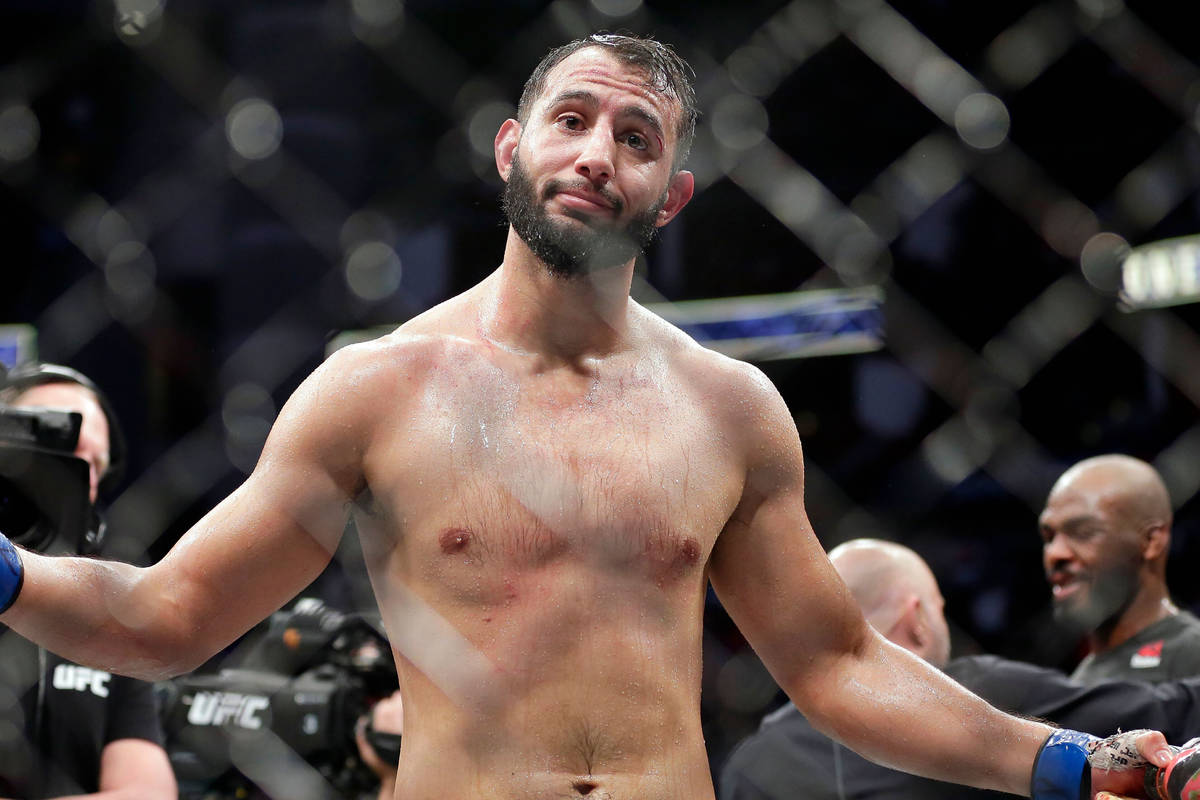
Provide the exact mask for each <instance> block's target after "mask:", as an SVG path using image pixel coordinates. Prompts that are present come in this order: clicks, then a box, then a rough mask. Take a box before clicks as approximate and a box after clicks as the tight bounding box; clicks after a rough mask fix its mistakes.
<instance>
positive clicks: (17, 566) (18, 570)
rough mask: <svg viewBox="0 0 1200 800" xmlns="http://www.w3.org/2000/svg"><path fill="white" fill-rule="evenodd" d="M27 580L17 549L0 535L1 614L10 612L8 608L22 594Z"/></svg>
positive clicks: (6, 538)
mask: <svg viewBox="0 0 1200 800" xmlns="http://www.w3.org/2000/svg"><path fill="white" fill-rule="evenodd" d="M24 580H25V567H24V566H23V565H22V564H21V556H19V555H18V554H17V548H16V547H14V546H13V543H12V542H10V541H9V540H8V537H7V536H5V535H4V534H3V533H0V614H3V613H4V612H5V611H8V607H9V606H11V605H12V604H13V601H14V600H16V599H17V595H19V594H20V593H21V583H22V582H23V581H24Z"/></svg>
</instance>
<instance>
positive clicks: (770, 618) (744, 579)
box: [709, 496, 865, 692]
mask: <svg viewBox="0 0 1200 800" xmlns="http://www.w3.org/2000/svg"><path fill="white" fill-rule="evenodd" d="M709 575H710V578H711V580H712V584H713V588H714V589H715V590H716V592H717V596H718V597H719V598H720V599H721V602H722V604H723V605H724V606H725V608H726V610H727V611H728V612H729V614H730V616H731V617H732V619H733V621H734V622H735V623H736V624H737V625H738V628H739V629H740V630H741V631H742V633H743V635H744V636H745V637H746V639H747V641H749V642H750V644H751V645H752V646H753V647H754V649H755V651H756V652H757V653H758V655H759V657H760V658H762V660H763V663H764V664H765V665H766V666H767V668H768V669H770V670H771V672H772V674H773V675H775V678H776V680H778V681H779V682H780V683H781V685H782V686H783V688H784V689H785V690H788V691H789V692H790V691H791V687H790V686H789V685H787V684H788V683H789V682H791V679H795V680H799V679H800V676H801V673H804V672H807V671H808V670H810V669H812V668H814V667H816V666H817V662H819V661H820V660H821V659H822V657H825V656H835V657H836V656H840V655H842V654H844V653H846V652H848V651H850V650H852V649H853V648H854V647H855V646H856V645H857V643H858V642H859V639H860V637H861V635H862V629H863V626H864V625H865V623H864V622H863V620H862V615H861V613H860V612H859V610H858V606H857V605H856V604H855V603H854V601H853V598H852V597H851V596H850V595H849V592H848V591H847V590H846V588H845V585H844V584H843V582H842V580H841V578H840V576H838V574H837V573H836V572H835V571H834V570H833V567H832V566H831V565H830V563H829V559H828V557H827V556H826V555H825V552H824V550H823V549H822V548H821V545H820V543H819V542H818V541H817V538H816V536H815V535H814V534H813V532H812V530H811V528H810V527H809V524H808V518H807V515H806V514H805V513H804V508H803V503H802V502H801V501H800V500H799V498H796V497H788V496H781V497H776V498H771V499H768V500H765V501H764V502H763V503H762V504H760V506H759V507H758V508H757V510H756V513H755V514H754V516H753V517H752V518H750V519H745V520H742V519H736V518H735V519H734V520H731V521H730V524H729V525H728V526H726V529H725V530H724V531H723V532H722V533H721V536H720V537H719V538H718V541H717V546H716V548H715V549H714V553H713V559H712V562H711V566H710V572H709Z"/></svg>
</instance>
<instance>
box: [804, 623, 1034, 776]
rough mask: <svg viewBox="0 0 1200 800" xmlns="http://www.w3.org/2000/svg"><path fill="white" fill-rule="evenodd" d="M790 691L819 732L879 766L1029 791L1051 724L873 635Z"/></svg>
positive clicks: (816, 670) (811, 672) (813, 672)
mask: <svg viewBox="0 0 1200 800" xmlns="http://www.w3.org/2000/svg"><path fill="white" fill-rule="evenodd" d="M818 672H819V673H820V676H819V677H817V678H816V679H815V680H814V679H813V678H811V677H809V678H807V679H805V680H804V681H803V682H802V684H803V685H798V686H796V687H789V689H790V690H789V694H791V695H792V698H793V700H794V701H795V702H796V704H797V705H798V706H799V707H800V709H801V710H802V711H804V713H805V714H806V715H807V716H808V717H809V719H810V721H811V722H812V723H813V725H814V726H816V727H817V728H818V729H820V730H822V731H823V732H825V733H827V734H828V735H830V736H833V737H834V738H837V739H838V740H840V741H842V742H843V743H845V744H846V745H847V746H848V747H850V748H851V749H853V750H855V751H856V752H858V753H860V754H862V755H863V756H865V757H867V758H870V759H872V760H874V761H878V762H879V763H882V764H885V765H887V766H890V767H894V768H896V769H900V770H903V771H905V772H912V773H915V774H919V775H924V776H927V777H930V778H935V779H938V780H943V781H950V782H953V783H961V784H967V785H970V786H977V787H980V788H985V789H995V790H999V791H1004V792H1009V793H1011V794H1018V795H1026V796H1027V795H1028V794H1029V787H1030V777H1031V775H1032V770H1033V764H1034V759H1035V758H1036V756H1037V753H1038V749H1039V748H1040V747H1041V745H1042V743H1043V742H1044V741H1045V740H1046V737H1047V736H1048V735H1049V734H1050V732H1051V728H1050V727H1049V726H1047V725H1044V724H1041V723H1038V722H1033V721H1030V720H1025V719H1021V718H1018V717H1013V716H1010V715H1008V714H1004V713H1002V712H1000V711H998V710H997V709H995V708H994V707H992V706H990V705H988V704H987V703H986V702H984V701H983V700H982V699H980V698H979V697H977V696H975V695H973V694H971V693H970V692H968V691H967V690H965V689H964V688H962V687H961V686H960V685H959V684H957V683H955V682H954V681H953V680H951V679H950V678H948V677H946V676H945V675H943V674H942V673H941V672H939V671H938V670H936V669H934V668H933V667H931V666H929V665H928V664H926V663H925V662H923V661H921V660H920V659H918V658H916V657H915V656H913V655H912V654H910V653H908V652H907V651H905V650H903V649H901V648H899V647H897V646H895V645H893V644H891V643H889V642H887V641H886V640H884V639H883V638H882V637H880V636H878V635H875V634H874V633H872V635H871V636H869V637H867V640H866V641H865V642H864V644H863V646H862V648H861V649H860V651H858V652H854V653H847V654H844V655H842V656H841V657H839V658H837V660H836V663H831V664H827V665H822V666H821V667H820V668H817V669H812V670H810V675H811V674H816V673H818Z"/></svg>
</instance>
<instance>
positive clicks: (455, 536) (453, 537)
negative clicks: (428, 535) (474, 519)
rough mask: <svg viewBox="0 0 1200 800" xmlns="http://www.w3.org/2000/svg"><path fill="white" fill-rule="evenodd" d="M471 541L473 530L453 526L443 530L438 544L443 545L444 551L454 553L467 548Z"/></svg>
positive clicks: (447, 553) (448, 553)
mask: <svg viewBox="0 0 1200 800" xmlns="http://www.w3.org/2000/svg"><path fill="white" fill-rule="evenodd" d="M470 543H471V532H470V531H468V530H464V529H463V528H451V529H450V530H446V531H442V535H441V536H439V537H438V544H439V545H441V547H442V552H443V553H445V554H446V555H454V554H455V553H461V552H462V551H463V550H466V549H467V545H469V544H470Z"/></svg>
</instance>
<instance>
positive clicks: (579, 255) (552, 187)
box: [503, 151, 667, 278]
mask: <svg viewBox="0 0 1200 800" xmlns="http://www.w3.org/2000/svg"><path fill="white" fill-rule="evenodd" d="M570 188H587V190H588V191H590V192H595V193H598V194H600V195H601V196H602V197H603V198H604V199H605V200H606V201H607V202H608V203H609V204H610V205H611V206H612V211H613V214H612V215H613V217H614V218H615V217H620V215H621V212H622V210H624V203H622V202H621V200H620V199H619V198H618V197H616V195H614V194H612V193H611V192H609V191H608V190H607V189H603V188H601V189H597V188H596V187H595V186H593V185H592V184H591V182H590V181H588V180H587V179H586V178H580V181H579V185H578V186H574V185H571V184H567V183H565V182H564V181H559V180H552V181H550V182H548V183H547V184H546V188H545V189H543V190H542V193H541V197H538V196H537V190H536V189H535V188H534V186H533V181H532V180H531V179H530V177H529V174H528V173H527V172H526V171H525V168H524V167H523V166H522V164H521V160H520V158H519V157H518V156H517V153H516V152H515V151H514V152H513V161H512V169H511V171H510V172H509V176H508V183H507V184H505V187H504V197H503V202H504V213H505V216H507V217H508V221H509V224H511V225H512V227H513V230H515V231H516V232H517V235H518V236H520V237H521V239H523V240H524V241H525V244H527V245H528V246H529V249H530V250H532V251H533V254H534V255H535V256H537V257H538V259H539V260H540V261H542V263H544V264H545V265H546V268H547V269H549V270H550V272H551V273H553V274H554V275H557V276H559V277H561V278H574V277H578V276H580V275H586V274H587V273H589V272H592V271H594V270H599V269H606V268H608V267H615V266H619V265H621V264H625V263H627V262H628V261H629V260H630V259H631V258H633V257H635V256H636V255H637V254H638V253H640V252H641V251H642V250H643V249H645V247H646V246H647V245H648V244H650V242H651V241H653V240H654V234H655V232H656V231H657V230H658V228H656V227H655V225H654V220H655V219H657V217H658V212H659V211H660V210H661V209H662V207H663V204H664V203H666V201H667V194H666V192H664V193H663V195H662V197H660V198H659V199H658V201H657V202H656V203H655V204H654V205H653V206H652V207H650V208H647V209H646V210H644V211H641V212H639V213H637V214H634V215H633V217H631V218H630V220H629V222H628V223H626V224H625V226H624V227H623V228H622V227H618V226H616V225H614V224H612V223H611V221H610V220H607V219H605V220H598V219H595V218H593V217H590V216H587V215H584V214H579V215H578V216H575V215H572V216H574V217H575V219H578V220H579V221H580V222H582V223H583V224H582V225H573V224H571V223H568V222H557V221H555V220H552V219H551V218H550V215H549V214H548V213H547V212H546V203H547V201H549V200H550V199H551V198H552V197H554V195H555V194H557V193H558V192H560V191H562V190H564V189H570Z"/></svg>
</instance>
